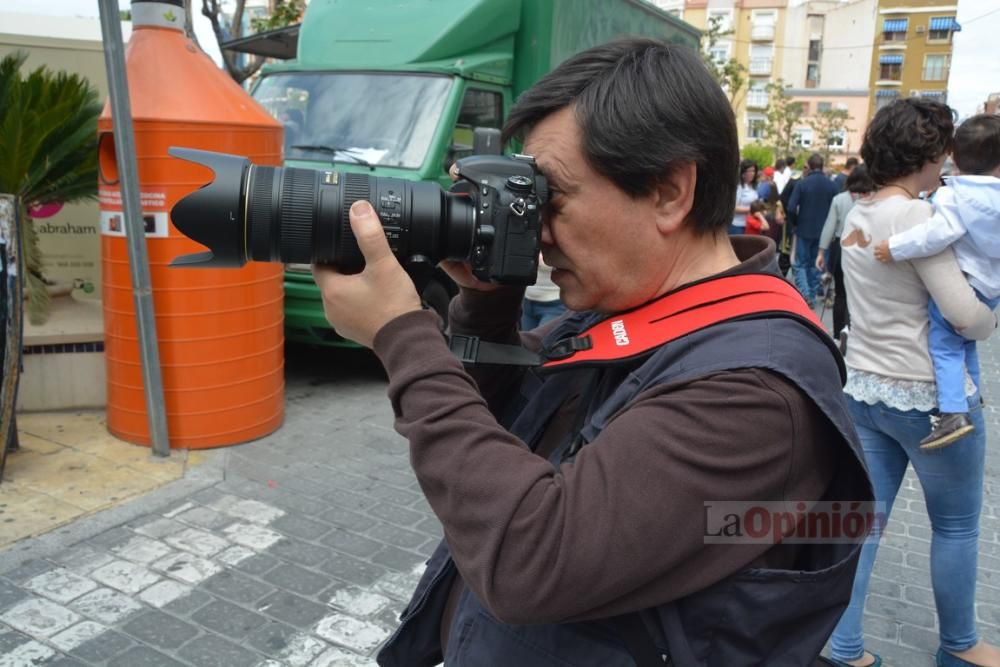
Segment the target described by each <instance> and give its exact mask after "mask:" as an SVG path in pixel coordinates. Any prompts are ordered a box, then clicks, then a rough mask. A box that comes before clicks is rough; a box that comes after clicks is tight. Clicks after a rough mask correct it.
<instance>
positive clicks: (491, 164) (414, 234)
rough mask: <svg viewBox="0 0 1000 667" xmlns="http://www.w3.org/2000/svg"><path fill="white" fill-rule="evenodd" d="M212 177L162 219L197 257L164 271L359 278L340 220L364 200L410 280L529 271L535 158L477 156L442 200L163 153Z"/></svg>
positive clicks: (537, 190) (232, 158) (428, 193)
mask: <svg viewBox="0 0 1000 667" xmlns="http://www.w3.org/2000/svg"><path fill="white" fill-rule="evenodd" d="M169 152H170V154H171V155H173V156H174V157H178V158H181V159H184V160H189V161H191V162H194V163H197V164H200V165H204V166H206V167H208V168H209V169H211V170H212V172H214V174H215V178H214V179H213V180H212V181H211V182H209V183H208V184H206V185H204V186H202V187H201V188H200V189H198V190H196V191H195V192H192V193H191V194H189V195H187V196H186V197H184V198H183V199H181V200H180V201H179V202H177V204H175V205H174V207H173V209H172V211H171V217H172V219H173V223H174V226H175V227H177V229H178V230H180V232H181V233H183V234H184V235H185V236H188V237H190V238H191V239H193V240H195V241H197V242H198V243H201V244H203V245H205V246H206V247H207V248H208V251H207V252H200V253H195V254H191V255H182V256H180V257H177V258H176V259H174V261H173V262H172V263H171V266H192V267H240V266H243V265H244V264H245V263H246V262H248V261H251V260H253V261H258V262H284V263H310V264H314V263H316V264H328V265H332V266H333V267H335V268H336V269H337V270H339V271H341V272H342V273H357V272H359V271H361V270H362V269H363V268H364V257H363V256H362V254H361V251H360V250H359V249H358V244H357V241H356V240H355V238H354V234H353V232H352V230H351V225H350V221H349V218H348V212H349V211H350V209H351V204H353V203H354V202H356V201H358V200H359V199H365V200H368V201H369V202H371V204H372V206H374V208H375V211H376V213H378V216H379V218H380V219H381V221H382V228H383V229H384V231H385V236H386V239H387V240H388V241H389V247H390V248H392V252H393V254H395V256H396V257H397V258H398V259H399V261H400V263H401V264H402V265H403V266H404V267H405V268H406V269H407V270H408V271H410V272H411V273H416V272H419V271H426V270H427V269H429V268H433V267H434V266H436V265H437V264H438V262H440V261H442V260H459V261H464V262H468V263H469V264H470V265H471V266H472V272H473V274H475V276H476V277H477V278H478V279H480V280H483V281H489V282H495V283H502V284H510V285H530V284H532V283H534V281H535V275H536V271H537V269H538V249H539V240H540V238H541V228H542V225H541V209H542V206H543V205H544V204H545V202H546V201H547V200H548V185H547V183H546V181H545V177H544V176H542V175H541V174H539V172H538V170H537V168H536V166H535V161H534V159H533V158H531V157H529V156H525V155H513V156H499V155H478V156H472V157H468V158H464V159H462V160H459V161H458V162H456V163H455V164H456V165H457V170H458V176H459V178H458V181H457V182H456V183H455V185H454V186H452V188H451V189H450V190H448V191H445V190H443V189H441V188H440V187H439V186H437V185H435V184H433V183H423V182H415V181H407V180H404V179H399V178H387V177H378V176H369V175H366V174H359V173H352V172H339V171H325V170H324V171H317V170H314V169H298V168H295V167H285V168H282V167H266V166H262V165H255V164H251V163H250V161H249V160H248V159H246V158H244V157H240V156H236V155H227V154H224V153H213V152H209V151H201V150H195V149H191V148H171V149H170V151H169Z"/></svg>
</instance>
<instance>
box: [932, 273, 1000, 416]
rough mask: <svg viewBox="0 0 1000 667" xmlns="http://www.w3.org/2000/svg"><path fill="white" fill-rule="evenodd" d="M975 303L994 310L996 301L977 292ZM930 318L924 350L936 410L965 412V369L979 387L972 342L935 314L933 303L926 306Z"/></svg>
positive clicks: (936, 309) (938, 314)
mask: <svg viewBox="0 0 1000 667" xmlns="http://www.w3.org/2000/svg"><path fill="white" fill-rule="evenodd" d="M976 296H978V297H979V300H980V301H982V302H983V303H985V304H986V305H988V306H989V307H990V308H992V309H994V310H995V309H996V307H997V303H998V302H1000V299H987V298H986V297H984V296H983V295H982V294H980V293H979V292H978V291H977V292H976ZM927 312H928V314H929V315H930V320H931V323H930V329H929V331H928V332H927V346H928V347H929V348H930V353H931V361H933V362H934V380H935V381H936V382H937V393H938V410H940V411H941V412H965V404H966V399H965V369H969V375H970V376H971V377H972V381H973V382H975V383H976V388H977V389H978V388H979V387H980V385H979V353H978V352H977V351H976V341H974V340H969V339H968V338H966V337H964V336H963V335H962V334H960V333H958V332H957V331H955V328H954V327H952V326H951V324H949V323H948V320H946V319H944V316H943V315H941V311H940V310H938V307H937V304H936V303H934V299H931V300H930V303H928V304H927Z"/></svg>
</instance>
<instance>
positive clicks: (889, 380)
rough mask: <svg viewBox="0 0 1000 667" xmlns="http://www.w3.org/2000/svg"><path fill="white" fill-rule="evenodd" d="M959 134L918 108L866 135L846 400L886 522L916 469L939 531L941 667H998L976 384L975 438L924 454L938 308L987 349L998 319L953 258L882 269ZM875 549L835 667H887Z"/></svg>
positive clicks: (939, 110)
mask: <svg viewBox="0 0 1000 667" xmlns="http://www.w3.org/2000/svg"><path fill="white" fill-rule="evenodd" d="M953 130H954V126H953V123H952V115H951V109H949V107H947V106H946V105H943V104H939V103H936V102H930V101H927V100H922V99H918V98H909V99H904V100H900V101H897V102H894V103H893V104H891V105H889V106H887V107H885V108H883V109H881V110H880V111H879V112H878V113H877V114H876V115H875V118H874V119H873V120H872V122H871V124H870V125H869V127H868V130H867V131H866V133H865V139H864V145H863V147H862V149H861V155H862V157H863V158H864V161H865V164H866V165H867V166H868V170H869V175H870V176H871V178H872V180H873V181H874V182H875V184H876V186H877V187H878V190H877V192H876V193H875V194H874V195H873V196H872V197H871V198H870V199H867V200H860V201H858V202H857V203H856V204H855V206H854V207H853V209H852V210H851V212H850V213H849V214H848V216H847V219H846V221H845V224H844V230H843V235H842V237H841V252H842V260H841V261H842V262H843V267H844V277H845V282H846V287H847V297H848V301H849V303H850V309H851V334H850V340H849V341H848V344H847V355H846V362H847V367H848V380H847V385H846V386H845V388H844V391H845V392H846V393H847V395H848V404H849V407H850V410H851V414H852V416H853V418H854V422H855V425H856V427H857V429H858V434H859V435H860V438H861V442H862V445H863V447H864V452H865V459H866V461H867V463H868V466H869V468H870V472H871V476H872V481H873V483H874V486H875V496H876V499H877V500H878V501H881V502H882V503H885V508H884V510H885V511H886V512H889V511H890V510H891V508H892V504H893V501H894V500H895V497H896V493H897V492H898V490H899V487H900V484H901V482H902V480H903V475H904V473H905V472H906V468H907V464H908V463H909V464H912V465H913V468H914V470H915V471H916V474H917V477H918V478H919V480H920V484H921V486H922V487H923V490H924V495H925V497H926V501H927V511H928V514H929V515H930V520H931V526H932V529H933V536H932V543H931V580H932V585H933V587H934V597H935V603H936V606H937V612H938V621H939V628H940V645H941V646H940V649H939V651H938V654H937V664H938V665H939V666H941V667H965V666H968V665H973V666H975V665H981V666H985V667H1000V651H998V650H997V649H996V648H994V647H993V646H990V645H988V644H986V643H985V642H982V641H981V640H980V639H979V637H978V634H977V631H976V622H975V590H976V567H977V563H976V561H977V547H978V545H977V542H978V537H979V515H980V511H981V509H982V496H983V467H984V461H985V448H986V433H985V427H984V423H983V416H982V409H981V407H980V399H979V394H978V391H977V389H976V387H975V385H974V384H973V383H972V382H971V381H968V382H967V383H966V385H967V386H966V390H967V391H966V397H967V401H968V418H969V420H970V422H971V424H972V425H973V426H974V430H973V431H972V432H971V433H969V434H967V435H965V436H964V437H963V438H961V439H960V440H958V441H956V442H955V443H954V444H952V445H950V446H948V447H944V448H941V449H936V450H926V449H921V447H920V442H921V440H922V439H924V438H926V436H927V435H928V434H929V433H930V431H931V423H930V417H931V415H932V414H935V413H936V410H937V396H936V389H935V381H934V378H935V376H934V366H933V364H932V361H931V357H930V354H929V352H928V328H929V319H928V301H929V299H930V298H933V300H934V302H936V304H937V305H938V307H939V309H940V312H941V314H942V315H943V317H944V318H945V319H946V320H947V321H948V322H950V323H951V325H952V326H954V327H955V329H956V330H958V331H960V332H961V333H962V335H964V336H965V337H966V338H971V339H976V340H983V339H985V338H987V337H988V336H989V335H990V334H991V333H992V331H993V330H994V328H995V326H996V318H995V317H994V315H993V313H992V311H991V310H990V308H989V307H988V306H987V305H985V304H984V303H981V302H980V300H979V299H978V298H977V296H976V293H975V291H974V290H973V288H972V287H970V285H969V283H968V282H967V280H966V278H965V276H964V275H963V273H962V271H961V270H960V269H959V265H958V263H957V262H956V259H955V253H954V252H953V251H952V250H951V249H950V248H946V249H945V250H944V251H943V252H940V253H939V254H936V255H934V256H931V257H927V258H924V259H913V260H911V261H908V262H898V263H883V262H880V261H879V260H878V259H876V257H875V254H874V250H875V246H876V245H877V244H879V243H880V242H882V241H884V240H887V239H889V238H890V237H891V236H892V235H893V234H896V233H899V232H904V231H906V230H908V229H911V228H913V227H916V226H917V225H919V224H921V223H923V222H926V221H928V220H929V219H930V218H931V216H932V213H933V209H932V207H931V205H930V204H929V203H927V202H925V201H923V200H921V199H919V198H918V195H919V193H921V192H926V191H931V190H933V189H934V188H935V187H936V184H937V183H938V177H939V173H940V170H941V165H942V163H943V162H944V159H945V157H946V156H947V154H948V153H949V151H950V150H951V146H952V133H953ZM877 548H878V542H877V541H876V540H875V539H872V540H869V542H868V543H867V544H866V545H865V547H864V549H863V550H862V554H861V560H860V562H859V564H858V571H857V575H856V578H855V582H854V592H853V595H852V598H851V604H850V606H849V607H848V609H847V611H846V612H845V613H844V615H843V617H842V618H841V620H840V623H839V624H838V625H837V628H836V630H835V631H834V633H833V637H832V640H831V659H829V660H827V662H829V663H830V664H833V665H838V666H843V665H855V666H858V667H861V666H867V665H876V666H878V665H881V659H880V658H879V657H878V656H875V655H874V654H872V653H870V652H866V651H865V650H864V640H863V631H862V617H863V613H864V601H865V596H866V594H867V590H868V582H869V578H870V576H871V571H872V566H873V565H874V562H875V556H876V551H877Z"/></svg>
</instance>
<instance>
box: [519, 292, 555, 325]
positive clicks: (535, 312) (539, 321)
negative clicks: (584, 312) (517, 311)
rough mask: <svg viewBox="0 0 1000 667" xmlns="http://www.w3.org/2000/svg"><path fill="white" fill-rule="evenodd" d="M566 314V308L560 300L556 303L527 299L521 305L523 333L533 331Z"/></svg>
mask: <svg viewBox="0 0 1000 667" xmlns="http://www.w3.org/2000/svg"><path fill="white" fill-rule="evenodd" d="M565 312H566V306H564V305H563V303H562V301H560V300H559V299H556V300H555V301H531V300H530V299H525V300H524V302H523V303H522V304H521V331H531V330H532V329H535V328H537V327H540V326H542V325H543V324H545V323H546V322H549V321H551V320H554V319H556V318H557V317H559V316H560V315H562V314H563V313H565Z"/></svg>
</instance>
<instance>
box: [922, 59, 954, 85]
mask: <svg viewBox="0 0 1000 667" xmlns="http://www.w3.org/2000/svg"><path fill="white" fill-rule="evenodd" d="M950 67H951V56H950V55H948V54H946V53H942V54H928V55H926V56H924V72H923V76H922V77H921V78H922V79H923V80H924V81H947V80H948V69H949V68H950Z"/></svg>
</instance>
